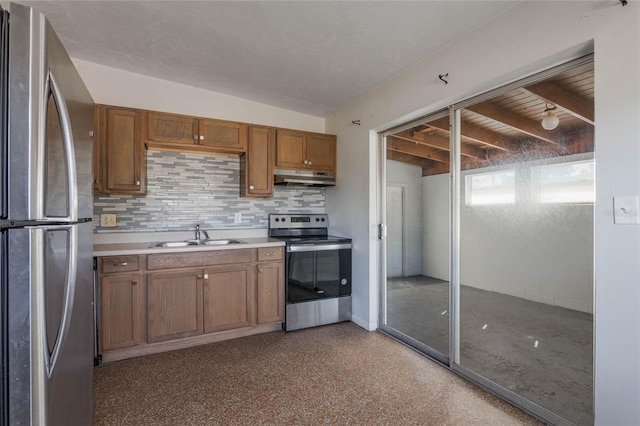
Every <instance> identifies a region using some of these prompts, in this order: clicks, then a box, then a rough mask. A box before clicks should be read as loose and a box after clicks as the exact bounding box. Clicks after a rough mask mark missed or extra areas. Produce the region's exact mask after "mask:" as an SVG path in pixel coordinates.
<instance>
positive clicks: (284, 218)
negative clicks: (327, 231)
mask: <svg viewBox="0 0 640 426" xmlns="http://www.w3.org/2000/svg"><path fill="white" fill-rule="evenodd" d="M328 227H329V217H328V216H327V215H326V214H270V215H269V228H270V229H273V228H328Z"/></svg>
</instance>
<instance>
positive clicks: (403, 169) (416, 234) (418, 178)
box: [387, 161, 422, 276]
mask: <svg viewBox="0 0 640 426" xmlns="http://www.w3.org/2000/svg"><path fill="white" fill-rule="evenodd" d="M387 185H395V186H401V187H402V188H404V203H403V204H404V206H403V207H404V212H403V213H404V239H403V240H404V241H403V247H402V248H403V254H404V256H403V258H404V259H403V261H404V273H405V275H406V276H412V275H420V274H422V168H421V167H417V166H412V165H410V164H405V163H400V162H398V161H387Z"/></svg>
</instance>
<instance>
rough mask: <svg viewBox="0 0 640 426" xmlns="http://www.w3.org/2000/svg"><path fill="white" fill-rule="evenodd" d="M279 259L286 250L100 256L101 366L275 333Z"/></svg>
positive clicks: (280, 309) (280, 300)
mask: <svg viewBox="0 0 640 426" xmlns="http://www.w3.org/2000/svg"><path fill="white" fill-rule="evenodd" d="M283 259H284V256H283V247H263V248H257V249H238V250H213V251H205V252H202V251H199V252H192V253H185V252H181V253H175V254H173V255H172V254H171V253H166V252H163V253H162V254H150V255H132V256H109V257H101V258H100V259H99V262H98V265H99V287H100V297H101V299H100V311H101V312H100V322H99V325H98V334H99V336H100V343H101V350H102V355H103V360H104V361H105V362H108V361H113V360H117V359H124V358H130V357H134V356H139V355H146V354H151V353H156V352H164V351H167V350H173V349H177V348H181V347H188V346H195V345H198V344H205V343H211V342H214V341H219V340H225V339H232V338H236V337H241V336H246V335H251V334H257V333H264V332H268V331H274V330H277V329H280V328H281V323H282V321H283V320H284V263H283ZM132 269H134V270H133V271H132Z"/></svg>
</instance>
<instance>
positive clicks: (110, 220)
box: [100, 213, 116, 228]
mask: <svg viewBox="0 0 640 426" xmlns="http://www.w3.org/2000/svg"><path fill="white" fill-rule="evenodd" d="M100 226H102V227H105V228H108V227H115V226H116V214H115V213H105V214H101V215H100Z"/></svg>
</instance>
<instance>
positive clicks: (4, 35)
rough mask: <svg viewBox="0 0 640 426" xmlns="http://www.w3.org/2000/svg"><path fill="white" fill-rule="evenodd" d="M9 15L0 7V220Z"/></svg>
mask: <svg viewBox="0 0 640 426" xmlns="http://www.w3.org/2000/svg"><path fill="white" fill-rule="evenodd" d="M8 78H9V14H8V12H7V11H6V10H2V7H0V219H6V218H7V179H6V176H7V141H8V126H7V119H8V114H9V95H8V93H7V92H8V90H9V85H8V83H7V79H8Z"/></svg>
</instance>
